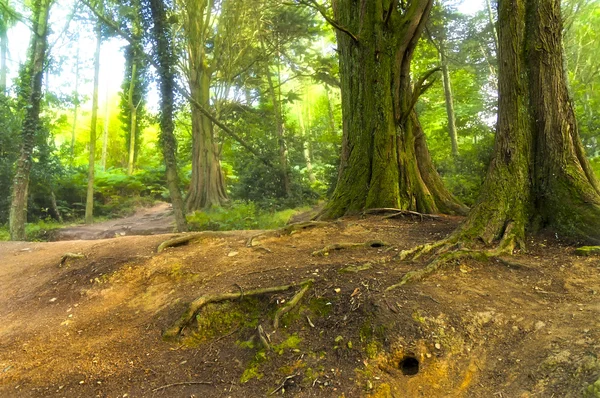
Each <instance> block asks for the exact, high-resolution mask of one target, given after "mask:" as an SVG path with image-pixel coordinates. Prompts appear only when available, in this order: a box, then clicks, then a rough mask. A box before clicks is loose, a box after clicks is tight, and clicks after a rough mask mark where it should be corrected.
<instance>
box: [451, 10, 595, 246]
mask: <svg viewBox="0 0 600 398" xmlns="http://www.w3.org/2000/svg"><path fill="white" fill-rule="evenodd" d="M498 21H499V22H498V43H499V59H500V62H499V105H498V108H499V113H498V131H497V134H496V143H495V147H494V157H493V159H492V162H491V164H490V167H489V170H488V173H487V177H486V181H485V184H484V186H483V189H482V193H481V196H480V199H479V202H478V203H477V205H476V206H475V207H474V209H473V211H472V212H471V214H470V215H469V217H468V219H467V220H466V221H465V223H464V224H463V225H462V226H461V227H460V228H459V230H458V231H457V232H456V233H455V234H454V235H453V236H452V237H451V238H450V239H449V240H450V241H451V242H452V241H459V240H474V239H480V240H482V241H483V242H484V243H487V244H489V243H492V242H494V241H496V240H500V243H499V245H498V249H497V250H498V251H499V252H507V253H511V252H512V250H513V249H514V248H515V247H524V244H525V240H524V238H525V232H526V231H535V230H537V229H539V228H542V227H543V228H548V229H550V230H552V231H554V232H555V233H556V234H557V236H559V237H567V238H570V239H575V240H578V241H583V242H591V243H596V244H598V243H600V185H599V183H598V180H597V179H596V177H595V176H594V173H593V171H592V169H591V167H590V164H589V162H588V160H587V159H586V157H585V153H584V149H583V146H582V144H581V140H580V138H579V134H578V130H577V123H576V120H575V113H574V111H573V106H572V102H571V99H570V96H569V92H568V89H567V80H566V76H565V71H564V68H563V67H564V62H563V61H564V55H563V49H562V30H563V25H562V19H561V15H560V1H559V0H518V1H507V0H500V1H499V3H498Z"/></svg>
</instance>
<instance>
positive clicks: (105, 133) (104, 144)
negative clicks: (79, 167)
mask: <svg viewBox="0 0 600 398" xmlns="http://www.w3.org/2000/svg"><path fill="white" fill-rule="evenodd" d="M104 101H105V102H104V131H103V134H102V158H101V161H100V163H101V165H102V171H106V152H107V149H108V125H109V123H110V114H109V107H108V101H109V92H108V86H107V87H106V98H105V99H104Z"/></svg>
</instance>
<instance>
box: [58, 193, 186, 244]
mask: <svg viewBox="0 0 600 398" xmlns="http://www.w3.org/2000/svg"><path fill="white" fill-rule="evenodd" d="M174 222H175V221H174V218H173V211H172V209H171V205H170V204H169V203H164V202H161V203H158V204H156V205H154V206H152V207H150V208H144V209H139V210H138V211H137V212H136V213H135V214H134V215H132V216H130V217H125V218H120V219H117V220H109V221H103V222H99V223H95V224H92V225H78V226H74V227H67V228H61V229H59V230H56V231H54V232H53V233H52V239H51V240H53V241H61V240H76V239H82V240H93V239H106V238H114V237H118V236H126V235H157V234H165V233H170V232H173V228H174Z"/></svg>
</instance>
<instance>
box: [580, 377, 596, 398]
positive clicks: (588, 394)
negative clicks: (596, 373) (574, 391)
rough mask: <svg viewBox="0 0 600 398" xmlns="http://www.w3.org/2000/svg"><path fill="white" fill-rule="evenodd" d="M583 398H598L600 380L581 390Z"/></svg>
mask: <svg viewBox="0 0 600 398" xmlns="http://www.w3.org/2000/svg"><path fill="white" fill-rule="evenodd" d="M583 398H600V379H598V380H596V382H595V383H593V384H590V385H589V386H587V387H586V388H585V390H583Z"/></svg>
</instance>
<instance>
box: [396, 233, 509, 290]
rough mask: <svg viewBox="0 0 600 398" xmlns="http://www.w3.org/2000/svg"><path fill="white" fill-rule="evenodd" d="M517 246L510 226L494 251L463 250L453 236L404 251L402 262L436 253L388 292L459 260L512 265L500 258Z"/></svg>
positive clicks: (458, 240)
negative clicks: (495, 259)
mask: <svg viewBox="0 0 600 398" xmlns="http://www.w3.org/2000/svg"><path fill="white" fill-rule="evenodd" d="M516 246H517V238H516V235H515V234H514V232H513V227H512V224H509V225H508V226H507V227H506V230H505V231H504V235H503V237H502V239H501V241H500V243H499V244H498V246H497V247H495V248H494V249H487V250H482V249H468V248H466V249H465V248H462V244H461V239H460V235H453V236H451V237H449V238H448V239H444V240H441V241H438V242H434V243H429V244H425V245H421V246H417V247H415V248H413V249H410V250H403V251H402V252H400V255H399V257H400V260H401V261H402V260H406V259H409V258H411V259H412V260H416V259H417V258H419V257H420V256H422V255H424V254H428V253H431V252H433V251H435V253H434V255H433V259H432V260H431V261H430V262H429V263H428V264H427V265H426V266H425V268H422V269H419V270H415V271H409V272H407V273H406V274H405V275H404V276H403V277H402V279H401V280H400V282H398V283H396V284H395V285H392V286H390V287H388V288H387V289H386V291H390V290H393V289H396V288H398V287H401V286H404V285H406V284H407V283H414V282H419V281H421V280H423V279H424V278H426V277H428V276H430V275H432V274H434V273H436V272H438V271H439V270H441V269H443V268H444V267H445V266H447V265H448V264H450V263H453V262H455V261H457V260H462V259H474V260H478V261H488V260H490V259H493V258H497V259H498V260H499V261H500V262H502V263H504V264H506V265H510V262H508V261H506V260H503V259H501V258H499V257H500V256H502V255H512V254H513V250H514V249H515V247H516Z"/></svg>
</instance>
